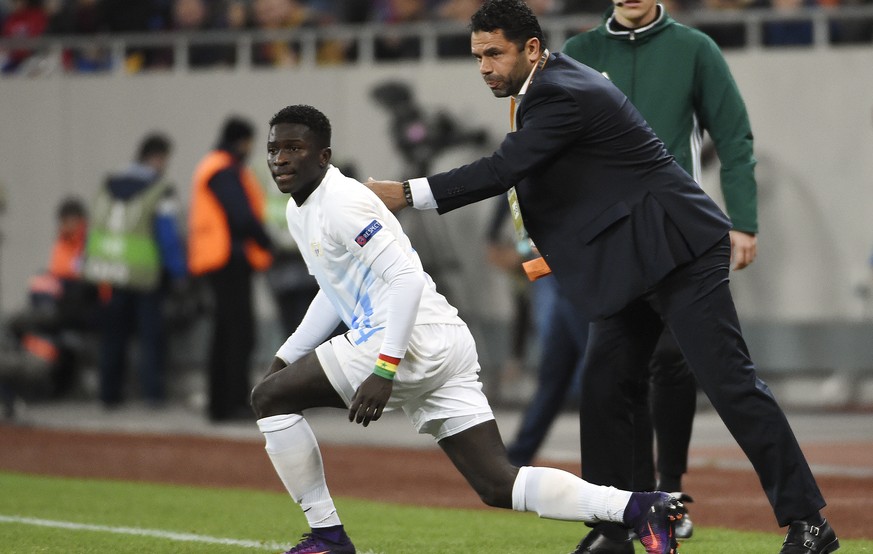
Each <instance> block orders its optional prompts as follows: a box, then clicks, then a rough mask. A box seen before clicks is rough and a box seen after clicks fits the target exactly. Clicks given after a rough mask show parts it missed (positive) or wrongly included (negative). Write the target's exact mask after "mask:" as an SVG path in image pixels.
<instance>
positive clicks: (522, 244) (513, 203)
mask: <svg viewBox="0 0 873 554" xmlns="http://www.w3.org/2000/svg"><path fill="white" fill-rule="evenodd" d="M548 60H549V51H548V49H546V50H544V51H543V55H542V57H541V58H540V61H539V62H538V63H537V66H536V68H535V69H534V70H533V73H531V76H530V77H529V78H528V80H527V83H526V84H525V86H524V87H522V90H521V92H519V94H518V97H519V99H520V98H521V96H522V95H523V94H524V92H525V91H526V90H527V87H529V86H530V84H531V83H532V82H533V78H534V76H535V75H536V73H537V71H540V70H542V68H544V67H545V66H546V62H547V61H548ZM515 98H516V97H515V96H513V97H511V98H510V101H509V129H510V132H513V133H514V132H515V112H516V107H517V104H518V102H517V101H516V99H515ZM506 199H507V201H508V202H509V213H510V214H511V215H512V226H513V227H514V228H515V237H516V239H517V241H518V242H517V245H518V250H519V252H520V253H521V254H522V255H525V256H528V255H530V253H531V251H532V250H533V241H532V240H531V239H530V236H529V235H528V233H527V229H525V228H524V219H523V218H522V216H521V206H520V205H519V203H518V193H517V192H516V191H515V187H511V188H510V189H509V190H508V191H507V193H506ZM522 265H523V266H524V270H525V273H527V276H528V279H530V280H531V281H535V280H536V279H539V278H540V277H543V276H545V275H548V274H549V273H551V270H550V269H549V267H548V265H546V262H545V260H543V259H542V257H539V258H535V259H533V260H529V261H527V262H525V263H524V264H522Z"/></svg>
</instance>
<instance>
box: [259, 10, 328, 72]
mask: <svg viewBox="0 0 873 554" xmlns="http://www.w3.org/2000/svg"><path fill="white" fill-rule="evenodd" d="M252 12H253V15H254V22H255V26H256V27H257V28H258V29H261V30H265V31H280V30H282V29H296V28H301V27H309V26H313V25H314V24H315V20H314V18H313V13H312V12H311V11H310V10H309V8H308V7H307V6H306V5H305V4H303V3H301V2H300V1H298V0H253V2H252ZM253 49H254V51H253V53H252V56H253V58H254V59H253V60H252V61H253V62H254V64H255V65H270V66H273V67H290V66H294V65H297V64H298V63H299V61H300V44H299V43H298V42H296V41H289V40H272V41H268V42H259V43H256V44H254V45H253Z"/></svg>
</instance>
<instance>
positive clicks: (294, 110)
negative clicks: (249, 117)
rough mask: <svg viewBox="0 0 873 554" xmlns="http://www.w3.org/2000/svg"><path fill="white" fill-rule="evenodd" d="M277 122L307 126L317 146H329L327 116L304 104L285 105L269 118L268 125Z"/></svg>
mask: <svg viewBox="0 0 873 554" xmlns="http://www.w3.org/2000/svg"><path fill="white" fill-rule="evenodd" d="M279 123H299V124H300V125H305V126H307V127H309V131H310V132H311V133H312V134H313V135H314V136H315V138H316V140H318V141H319V143H320V144H319V146H321V147H323V148H327V147H329V146H330V120H329V119H327V116H326V115H324V114H323V113H321V112H320V111H318V110H317V109H315V108H313V107H312V106H307V105H305V104H297V105H294V106H286V107H284V108H282V109H281V110H279V111H278V112H276V115H274V116H273V117H272V118H270V127H272V126H273V125H278V124H279Z"/></svg>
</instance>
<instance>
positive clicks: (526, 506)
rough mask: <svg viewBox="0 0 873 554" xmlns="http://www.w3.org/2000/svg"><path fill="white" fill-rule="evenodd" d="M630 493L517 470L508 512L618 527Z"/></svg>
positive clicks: (560, 474) (546, 471) (558, 474)
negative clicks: (608, 524)
mask: <svg viewBox="0 0 873 554" xmlns="http://www.w3.org/2000/svg"><path fill="white" fill-rule="evenodd" d="M630 496H631V493H630V492H628V491H622V490H619V489H616V488H615V487H605V486H600V485H592V484H591V483H589V482H587V481H584V480H582V479H580V478H579V477H576V476H575V475H573V474H572V473H569V472H567V471H563V470H560V469H554V468H550V467H530V466H525V467H521V468H519V470H518V476H517V477H516V478H515V484H514V485H513V486H512V509H513V510H516V511H519V512H536V513H537V515H539V516H540V517H546V518H549V519H563V520H570V521H585V522H591V523H593V522H598V521H614V522H617V523H622V517H623V516H624V508H625V506H627V503H628V501H629V500H630Z"/></svg>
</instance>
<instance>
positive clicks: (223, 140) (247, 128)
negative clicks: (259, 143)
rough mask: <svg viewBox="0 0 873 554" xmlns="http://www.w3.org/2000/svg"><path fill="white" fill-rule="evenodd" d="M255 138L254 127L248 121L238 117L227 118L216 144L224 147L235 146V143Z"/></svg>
mask: <svg viewBox="0 0 873 554" xmlns="http://www.w3.org/2000/svg"><path fill="white" fill-rule="evenodd" d="M254 136H255V126H254V125H252V123H251V121H249V120H248V119H243V118H242V117H238V116H231V117H228V118H227V120H225V122H224V126H223V127H222V128H221V136H220V137H219V138H218V142H219V143H220V144H222V145H224V146H229V145H233V144H235V143H236V142H237V141H240V140H244V139H250V138H253V137H254Z"/></svg>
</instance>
